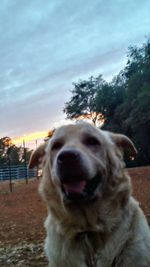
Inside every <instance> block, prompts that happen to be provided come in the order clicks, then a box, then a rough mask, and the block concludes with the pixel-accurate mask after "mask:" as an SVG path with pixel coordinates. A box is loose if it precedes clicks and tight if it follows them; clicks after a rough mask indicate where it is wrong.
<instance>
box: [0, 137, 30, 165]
mask: <svg viewBox="0 0 150 267" xmlns="http://www.w3.org/2000/svg"><path fill="white" fill-rule="evenodd" d="M31 153H32V150H30V149H29V148H26V147H21V146H20V147H17V146H16V145H14V144H13V143H12V140H11V138H10V137H7V136H6V137H3V138H0V166H1V167H3V166H7V165H9V164H11V165H22V164H25V163H27V162H28V161H29V158H30V155H31Z"/></svg>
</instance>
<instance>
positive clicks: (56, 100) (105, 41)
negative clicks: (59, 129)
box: [0, 0, 150, 138]
mask: <svg viewBox="0 0 150 267" xmlns="http://www.w3.org/2000/svg"><path fill="white" fill-rule="evenodd" d="M149 11H150V1H149V0H143V1H141V0H108V1H105V0H93V1H91V0H76V1H74V0H70V1H69V0H68V1H67V0H49V1H48V0H45V1H43V0H1V2H0V137H3V136H10V137H11V138H16V137H20V136H21V138H22V136H28V135H32V133H37V134H38V133H41V132H42V133H44V134H45V132H46V131H48V130H49V129H51V128H53V127H55V126H56V125H59V124H60V123H62V122H64V119H65V117H66V115H65V114H64V113H63V111H62V110H63V108H64V104H65V103H66V102H67V101H69V100H70V98H71V93H70V90H71V89H73V85H72V83H73V82H77V81H78V80H79V79H87V78H88V77H90V76H91V75H93V76H96V75H99V74H102V75H103V78H104V79H105V80H107V81H111V79H112V77H114V76H115V75H117V74H118V72H119V71H120V70H121V69H123V68H124V66H125V64H126V61H127V51H128V47H129V46H134V45H141V44H142V43H144V42H145V41H146V37H149V36H150V15H149ZM41 135H42V134H41Z"/></svg>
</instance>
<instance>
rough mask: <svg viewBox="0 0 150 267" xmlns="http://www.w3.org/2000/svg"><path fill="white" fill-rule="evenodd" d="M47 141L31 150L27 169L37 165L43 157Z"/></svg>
mask: <svg viewBox="0 0 150 267" xmlns="http://www.w3.org/2000/svg"><path fill="white" fill-rule="evenodd" d="M46 145H47V142H45V143H44V144H42V145H40V146H39V147H38V148H37V149H36V150H34V151H33V153H32V154H31V157H30V160H29V165H28V167H29V169H32V168H34V167H35V166H38V165H39V164H41V163H42V160H43V157H44V155H45V148H46Z"/></svg>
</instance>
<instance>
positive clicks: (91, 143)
mask: <svg viewBox="0 0 150 267" xmlns="http://www.w3.org/2000/svg"><path fill="white" fill-rule="evenodd" d="M83 143H84V144H85V145H87V146H97V145H100V142H99V141H98V140H97V139H96V138H95V137H93V136H89V137H86V138H85V139H84V141H83Z"/></svg>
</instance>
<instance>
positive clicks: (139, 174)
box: [0, 167, 150, 267]
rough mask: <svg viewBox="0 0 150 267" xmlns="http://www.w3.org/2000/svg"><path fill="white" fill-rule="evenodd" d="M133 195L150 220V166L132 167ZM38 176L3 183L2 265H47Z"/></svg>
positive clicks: (0, 200)
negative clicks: (10, 183)
mask: <svg viewBox="0 0 150 267" xmlns="http://www.w3.org/2000/svg"><path fill="white" fill-rule="evenodd" d="M129 173H130V175H131V177H132V183H133V195H134V196H135V198H136V199H137V200H138V201H139V202H140V205H141V207H142V209H143V210H144V212H145V215H146V217H147V219H148V221H149V223H150V167H141V168H133V169H129ZM38 185H39V181H38V180H35V179H34V180H30V181H29V183H28V184H26V183H25V181H20V182H18V181H17V182H14V183H13V191H12V193H11V192H10V191H9V183H8V182H1V183H0V267H17V266H18V267H19V266H20V267H31V266H32V267H37V266H41V267H46V266H47V261H46V258H45V255H44V252H43V240H44V238H45V231H44V227H43V222H44V220H45V218H46V213H47V211H46V207H45V203H44V202H43V201H42V199H41V197H40V195H39V194H38Z"/></svg>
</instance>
